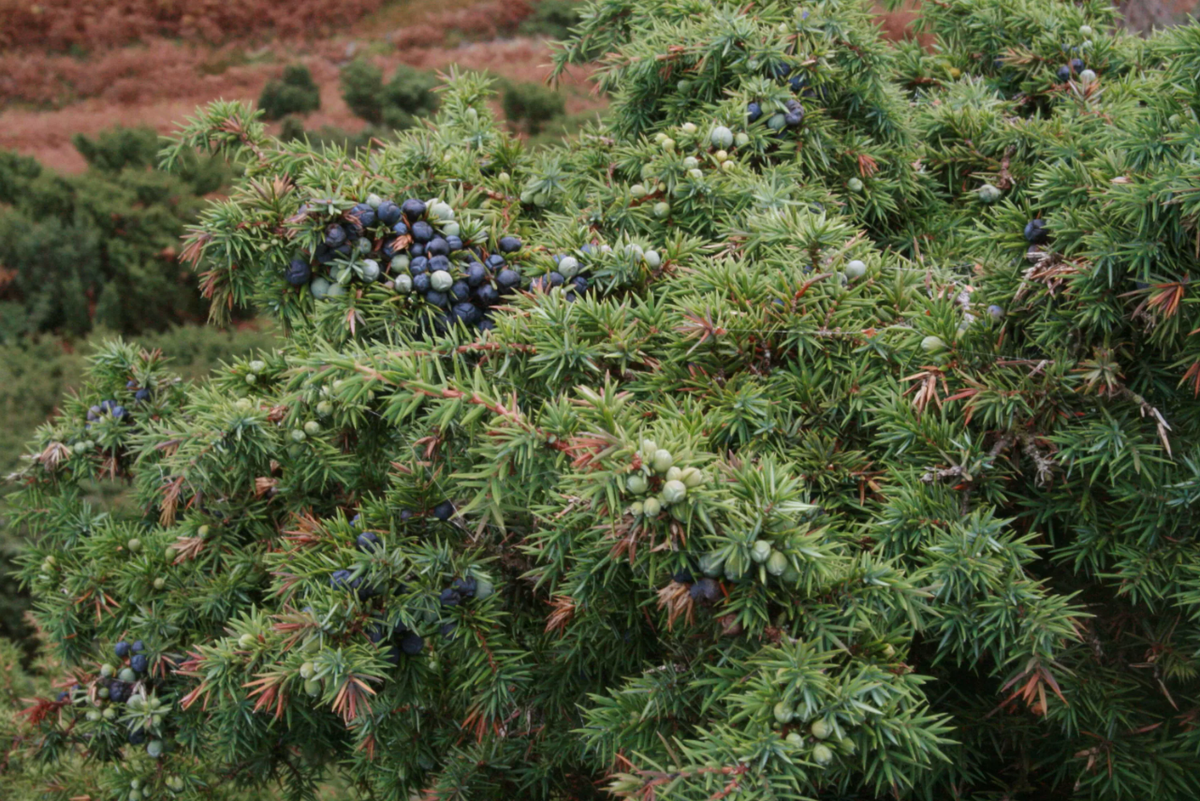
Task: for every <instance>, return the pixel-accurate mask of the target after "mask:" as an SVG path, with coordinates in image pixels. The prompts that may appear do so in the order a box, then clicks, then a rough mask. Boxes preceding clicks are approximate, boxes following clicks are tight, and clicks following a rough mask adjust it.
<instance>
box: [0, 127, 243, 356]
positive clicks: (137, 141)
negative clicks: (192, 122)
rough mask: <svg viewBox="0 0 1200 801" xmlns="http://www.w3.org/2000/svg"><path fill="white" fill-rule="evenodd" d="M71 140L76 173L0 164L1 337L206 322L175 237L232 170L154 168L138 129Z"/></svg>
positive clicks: (194, 163)
mask: <svg viewBox="0 0 1200 801" xmlns="http://www.w3.org/2000/svg"><path fill="white" fill-rule="evenodd" d="M73 142H74V144H75V147H76V148H77V149H78V150H79V152H80V153H81V154H82V155H83V156H84V158H85V159H86V160H87V162H88V165H89V168H88V170H87V172H85V173H83V174H80V175H64V174H59V173H56V172H52V171H50V170H43V169H40V168H39V167H38V165H37V164H36V162H33V161H32V160H30V159H25V158H22V157H16V156H13V155H11V154H4V155H3V156H2V157H0V200H3V202H4V203H6V204H7V206H6V207H5V208H2V209H0V340H2V341H12V339H13V338H14V337H18V336H22V335H26V334H36V333H43V332H57V333H61V334H65V335H70V336H79V335H82V334H85V333H87V332H88V331H89V330H91V328H92V326H93V325H100V326H103V327H105V328H108V329H110V330H113V331H119V332H123V333H136V332H141V331H147V330H161V329H164V328H166V327H167V326H169V325H171V324H172V323H178V322H184V321H189V320H192V321H199V320H203V319H204V317H205V308H206V304H205V303H204V302H203V301H202V300H201V299H200V298H199V297H198V294H197V292H196V278H195V276H194V275H192V274H190V273H189V272H188V271H187V270H186V269H185V268H183V267H181V266H180V265H179V264H178V263H177V262H176V256H177V252H178V245H179V236H180V235H181V234H182V233H183V230H184V226H185V225H186V224H187V223H189V222H192V221H193V220H195V218H196V214H197V213H198V211H199V209H200V208H201V206H202V199H201V198H202V196H203V195H207V194H209V193H211V192H214V191H216V190H217V189H219V188H220V187H221V186H222V185H224V184H225V183H226V182H227V181H228V179H229V176H230V174H231V173H230V171H229V168H228V167H227V166H226V165H225V164H224V163H223V162H222V161H221V160H220V159H211V158H198V157H195V156H194V155H192V156H188V157H187V158H185V159H183V160H182V161H181V162H180V169H179V170H178V171H177V172H176V173H167V172H164V171H162V170H158V169H155V168H154V167H153V166H151V165H153V164H154V162H155V159H156V157H157V150H158V137H157V135H156V134H155V133H154V132H153V131H151V130H147V129H128V128H121V129H115V130H112V131H107V132H104V133H102V134H100V135H99V136H97V137H95V138H89V137H86V136H82V135H77V136H75V137H74V138H73Z"/></svg>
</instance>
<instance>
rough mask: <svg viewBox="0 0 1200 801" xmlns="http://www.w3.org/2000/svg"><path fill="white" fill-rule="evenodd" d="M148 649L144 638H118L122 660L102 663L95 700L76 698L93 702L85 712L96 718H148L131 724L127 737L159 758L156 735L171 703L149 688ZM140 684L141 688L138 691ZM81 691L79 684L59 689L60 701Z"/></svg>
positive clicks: (117, 648)
mask: <svg viewBox="0 0 1200 801" xmlns="http://www.w3.org/2000/svg"><path fill="white" fill-rule="evenodd" d="M145 650H146V646H145V644H144V643H143V642H142V641H141V640H135V641H134V642H133V643H128V642H126V641H124V640H121V641H120V642H118V643H117V644H116V645H115V646H113V653H114V654H115V655H116V657H117V659H118V660H119V661H118V662H117V663H116V664H115V665H114V664H111V663H105V664H102V665H101V666H100V677H99V680H98V681H97V683H96V689H95V700H94V701H92V700H91V699H90V698H89V697H87V696H82V697H80V698H79V699H78V700H77V701H76V702H77V703H78V702H82V703H88V704H94V707H93V708H92V709H89V710H88V711H87V714H86V717H87V719H88V720H89V721H93V722H99V721H101V720H107V721H115V720H117V719H118V718H122V719H124V718H128V717H129V716H130V715H131V714H132V715H134V716H140V717H141V718H142V719H143V720H144V721H145V722H144V723H142V724H141V725H136V724H131V726H130V728H129V731H128V733H127V734H126V740H127V741H128V743H129V744H130V745H135V746H140V745H145V746H146V753H147V754H148V755H149V756H151V757H153V758H155V759H157V758H158V757H160V756H161V755H162V752H163V741H162V740H161V739H159V738H158V736H157V735H158V734H160V733H161V729H162V725H163V721H164V719H165V717H166V714H167V712H168V711H169V706H168V705H167V704H165V703H164V702H162V701H161V700H159V699H158V697H157V696H156V695H154V694H153V693H152V692H151V693H147V692H146V690H147V689H149V687H150V685H151V684H152V681H151V678H150V676H149V675H148V674H149V671H150V660H149V658H148V657H147V656H146V654H145ZM139 687H140V688H141V690H142V691H141V692H137V693H135V692H134V691H135V689H136V688H139ZM78 691H79V687H78V685H76V686H75V687H73V688H72V691H71V692H64V693H60V694H59V698H58V700H59V702H60V703H61V702H65V701H66V700H67V699H68V698H70V697H71V695H72V693H75V694H76V695H78ZM118 705H124V711H123V712H122V711H119V710H118V709H117V706H118Z"/></svg>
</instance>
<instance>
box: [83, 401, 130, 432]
mask: <svg viewBox="0 0 1200 801" xmlns="http://www.w3.org/2000/svg"><path fill="white" fill-rule="evenodd" d="M127 413H128V411H127V410H126V409H125V407H124V406H122V405H121V404H119V403H117V402H116V401H115V400H102V401H100V402H99V403H98V404H96V405H95V406H93V407H91V408H90V409H88V412H87V427H88V428H91V427H92V423H98V422H100V421H101V420H104V419H105V418H109V419H112V420H123V419H124V418H125V415H126V414H127Z"/></svg>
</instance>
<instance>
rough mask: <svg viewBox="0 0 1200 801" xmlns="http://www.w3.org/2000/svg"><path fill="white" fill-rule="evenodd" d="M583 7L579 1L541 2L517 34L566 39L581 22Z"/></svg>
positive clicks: (551, 0) (542, 0)
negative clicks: (580, 14)
mask: <svg viewBox="0 0 1200 801" xmlns="http://www.w3.org/2000/svg"><path fill="white" fill-rule="evenodd" d="M583 7H584V4H583V3H582V2H579V0H541V2H540V3H538V4H537V5H535V6H534V7H533V13H532V14H530V15H529V16H528V17H526V18H525V19H524V20H523V21H522V22H521V25H520V27H519V28H518V29H517V32H518V33H521V34H524V35H525V36H546V37H549V38H551V39H566V38H567V36H568V35H570V32H571V28H572V27H573V26H575V25H576V24H577V23H578V22H579V12H580V11H582V10H583Z"/></svg>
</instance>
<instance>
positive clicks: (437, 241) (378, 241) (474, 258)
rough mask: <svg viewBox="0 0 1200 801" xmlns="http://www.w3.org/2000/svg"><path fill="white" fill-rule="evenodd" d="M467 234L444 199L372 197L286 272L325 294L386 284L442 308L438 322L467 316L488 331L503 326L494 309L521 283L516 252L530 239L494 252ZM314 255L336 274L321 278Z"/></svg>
mask: <svg viewBox="0 0 1200 801" xmlns="http://www.w3.org/2000/svg"><path fill="white" fill-rule="evenodd" d="M461 232H462V227H461V225H460V223H459V222H458V221H456V220H455V217H454V210H453V209H452V208H451V207H450V206H449V205H448V204H446V203H443V202H441V201H440V200H430V201H423V200H418V199H416V198H409V199H407V200H405V201H404V202H403V203H401V204H399V205H397V204H396V203H395V202H394V201H391V200H384V199H382V198H379V197H378V196H376V195H372V196H370V197H369V198H368V199H367V201H366V202H365V203H359V204H357V205H355V206H353V207H352V208H351V209H349V210H348V211H347V212H345V213H344V214H343V215H342V216H341V218H340V219H339V221H338V222H334V223H331V224H330V225H328V226H326V228H325V230H324V239H323V241H322V242H321V243H320V244H319V245H318V246H317V248H316V250H315V252H314V253H313V254H312V259H311V260H307V259H300V258H297V259H293V260H292V262H291V264H289V265H288V268H287V272H286V276H285V277H286V278H287V281H288V283H290V284H292V285H293V286H296V287H300V286H305V285H307V286H308V287H309V290H310V291H311V292H312V294H313V296H314V297H316V298H318V299H323V298H329V297H336V296H338V295H342V294H344V293H345V286H346V285H347V284H348V283H350V281H352V280H355V279H357V280H359V281H361V282H364V283H368V284H369V283H374V282H382V283H383V284H384V286H386V287H388V288H390V289H394V290H395V291H397V292H399V293H402V294H414V295H419V296H420V297H421V298H423V299H424V301H425V302H426V303H428V304H429V305H430V306H432V307H434V308H436V309H438V310H440V312H439V313H438V315H437V317H436V318H435V321H436V323H437V325H438V326H439V327H441V328H448V327H451V326H453V325H454V324H456V323H459V322H461V323H464V324H466V325H467V326H470V327H473V328H476V329H478V330H480V331H487V330H490V329H492V328H494V327H495V325H494V323H493V322H492V319H491V314H492V309H493V307H495V306H496V305H497V304H499V303H500V301H501V299H502V298H504V297H506V296H508V295H510V294H512V293H513V292H515V291H516V290H517V289H519V288H520V286H521V274H520V271H519V269H518V267H517V266H516V265H514V264H510V263H509V261H508V257H509V256H511V254H513V253H516V252H517V251H519V250H520V249H521V247H522V243H521V240H520V239H518V238H516V237H513V236H505V237H501V238H500V240H499V241H498V242H497V243H496V249H495V250H496V252H493V253H488V252H487V251H486V250H485V249H484V248H483V247H481V246H479V245H469V244H467V243H464V241H463V239H462V237H461V236H460V234H461ZM312 261H315V262H316V264H317V265H321V266H324V267H326V268H327V269H328V270H329V271H330V274H329V277H326V276H314V275H313V266H312Z"/></svg>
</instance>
